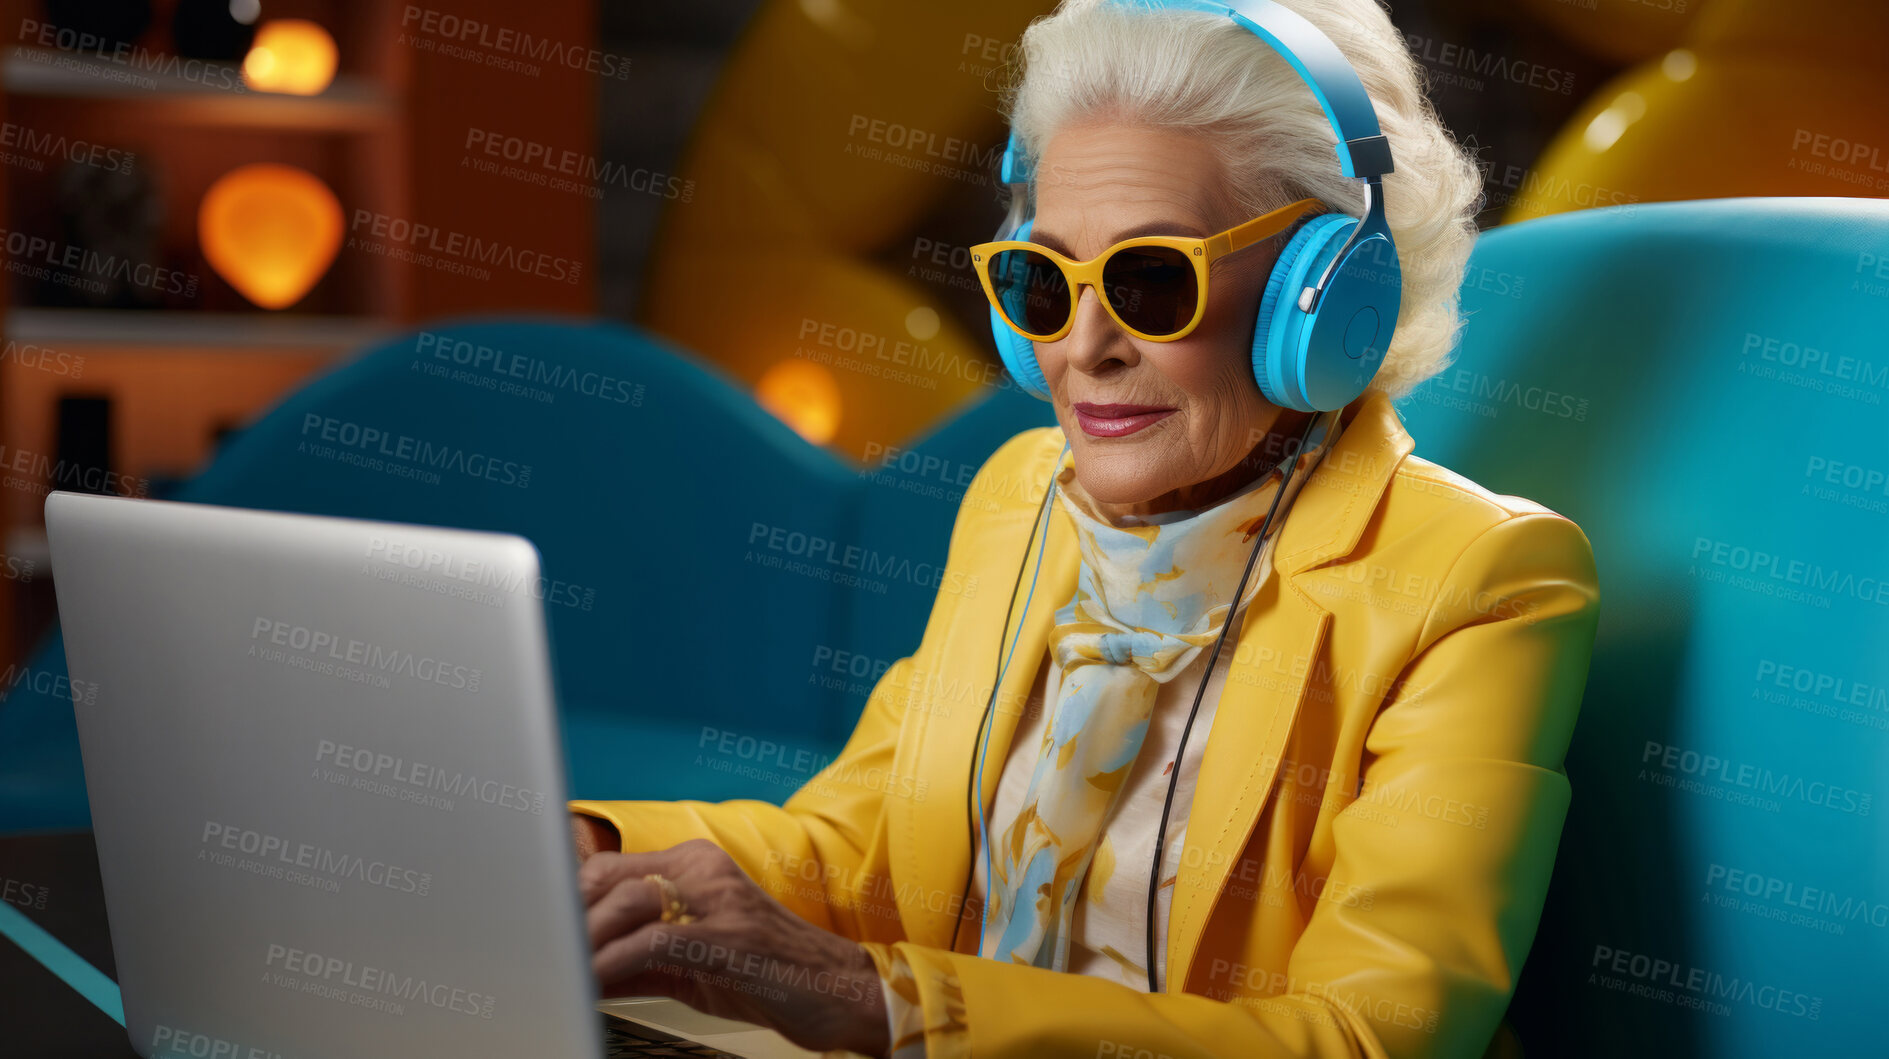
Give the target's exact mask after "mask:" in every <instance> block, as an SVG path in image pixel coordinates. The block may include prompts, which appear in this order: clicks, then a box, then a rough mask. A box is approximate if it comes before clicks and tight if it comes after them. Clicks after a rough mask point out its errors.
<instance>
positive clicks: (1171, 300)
mask: <svg viewBox="0 0 1889 1059" xmlns="http://www.w3.org/2000/svg"><path fill="white" fill-rule="evenodd" d="M1102 282H1103V283H1104V284H1105V285H1106V286H1107V287H1108V299H1109V305H1110V306H1112V307H1113V308H1114V309H1115V315H1117V316H1119V317H1121V318H1122V322H1123V323H1126V324H1127V325H1128V326H1130V327H1132V328H1134V329H1135V330H1137V331H1140V332H1142V333H1143V334H1147V335H1155V336H1161V335H1171V334H1174V333H1176V332H1178V331H1179V330H1180V329H1181V328H1183V327H1186V326H1187V322H1188V321H1189V320H1192V319H1193V318H1194V310H1195V309H1197V308H1198V307H1199V304H1200V288H1199V284H1198V283H1197V282H1196V281H1195V278H1194V266H1193V263H1192V262H1190V261H1188V260H1187V255H1186V254H1184V253H1182V252H1181V251H1179V250H1176V249H1174V248H1173V247H1167V246H1136V247H1130V248H1128V249H1126V250H1120V251H1117V252H1116V253H1115V255H1114V256H1113V257H1110V258H1109V259H1108V261H1107V262H1106V263H1105V264H1104V265H1103V266H1102Z"/></svg>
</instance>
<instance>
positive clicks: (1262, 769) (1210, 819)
mask: <svg viewBox="0 0 1889 1059" xmlns="http://www.w3.org/2000/svg"><path fill="white" fill-rule="evenodd" d="M1344 418H1345V420H1346V425H1345V429H1344V431H1343V432H1342V434H1341V436H1340V438H1339V440H1338V442H1337V443H1336V444H1335V445H1334V446H1333V447H1332V448H1331V449H1330V450H1329V451H1328V452H1327V453H1326V455H1325V457H1324V460H1323V462H1322V463H1321V465H1320V466H1319V468H1318V470H1317V471H1316V472H1315V473H1314V474H1313V475H1312V477H1311V478H1310V479H1308V480H1307V482H1306V484H1305V487H1304V489H1303V490H1302V492H1301V493H1300V495H1299V497H1298V499H1297V502H1296V504H1295V506H1294V507H1293V508H1292V509H1291V511H1290V514H1289V516H1288V517H1287V518H1286V520H1285V522H1284V523H1283V524H1282V526H1281V528H1280V529H1279V531H1278V532H1279V533H1280V537H1279V542H1278V545H1277V546H1276V548H1275V550H1274V575H1273V576H1272V577H1271V578H1269V579H1268V581H1267V583H1266V585H1265V586H1264V588H1262V590H1261V591H1260V594H1259V595H1258V596H1256V597H1255V598H1254V600H1253V602H1252V603H1251V604H1250V605H1249V607H1248V610H1247V612H1246V616H1245V618H1244V620H1243V622H1242V624H1241V626H1240V628H1239V629H1238V630H1237V634H1236V635H1237V637H1238V639H1237V646H1236V647H1235V646H1233V644H1234V641H1233V640H1232V638H1231V637H1230V638H1229V648H1230V649H1232V650H1233V652H1234V655H1233V659H1232V661H1231V668H1230V669H1229V671H1228V678H1227V681H1226V685H1225V690H1224V692H1223V694H1222V699H1221V702H1220V704H1219V708H1218V712H1217V714H1216V715H1215V718H1214V722H1213V726H1212V729H1211V730H1210V733H1209V736H1208V743H1207V747H1206V750H1205V753H1204V756H1203V758H1202V761H1201V765H1200V775H1199V779H1198V784H1197V793H1196V794H1195V797H1194V800H1193V804H1192V806H1191V809H1190V812H1189V815H1188V818H1187V833H1186V842H1185V846H1184V849H1183V854H1182V858H1181V868H1180V873H1179V877H1178V880H1177V882H1176V884H1175V885H1176V892H1175V894H1174V896H1173V904H1172V915H1171V922H1170V924H1169V928H1168V934H1167V938H1166V945H1167V947H1168V948H1167V952H1168V961H1167V963H1168V967H1169V977H1170V980H1171V982H1172V983H1174V984H1173V985H1169V987H1168V988H1169V989H1170V990H1171V991H1170V992H1169V993H1163V994H1159V995H1149V994H1146V993H1141V992H1137V991H1135V990H1132V989H1130V988H1128V987H1125V986H1122V985H1120V984H1117V983H1114V982H1108V981H1104V980H1102V979H1097V978H1091V977H1086V976H1083V975H1077V974H1069V973H1058V972H1053V971H1047V970H1042V969H1039V968H1035V967H1026V966H1020V965H1014V964H1006V963H1000V962H998V961H995V960H986V959H981V958H977V957H975V956H972V955H966V953H969V952H972V951H974V950H975V948H976V944H977V920H978V909H977V908H976V907H975V899H973V906H972V907H971V908H969V909H968V910H967V914H965V915H964V916H963V917H962V925H961V926H960V925H959V919H960V917H959V912H960V907H959V895H960V894H961V893H962V892H963V891H964V888H965V882H966V879H967V878H968V877H969V873H970V871H971V856H972V852H973V850H972V835H971V824H970V818H969V815H968V814H969V803H968V797H969V786H970V783H971V778H970V776H971V766H972V759H973V756H974V754H975V752H976V745H977V735H978V727H979V722H980V721H981V719H982V717H983V713H984V708H985V704H986V701H987V699H988V697H989V693H990V681H991V680H992V679H993V677H994V675H995V674H996V672H997V655H998V651H999V647H1000V643H999V640H1000V635H999V630H1000V629H1002V627H1003V624H1004V613H1005V608H1006V606H1007V605H1008V604H1009V603H1010V602H1011V600H1010V599H1008V598H1007V596H1008V594H1009V589H1010V586H1011V584H1012V583H1013V582H1014V581H1015V580H1016V577H1017V567H1018V564H1019V563H1020V562H1022V561H1023V559H1024V555H1025V548H1024V545H1025V542H1026V540H1027V539H1028V537H1029V535H1030V530H1031V526H1032V524H1033V522H1034V520H1035V518H1036V513H1037V505H1038V503H1039V502H1040V501H1041V499H1042V496H1043V491H1044V490H1045V489H1046V488H1047V487H1048V483H1049V480H1050V476H1051V473H1052V470H1053V469H1055V467H1056V466H1057V458H1058V456H1059V455H1060V454H1061V449H1062V445H1063V440H1064V438H1063V434H1062V432H1061V431H1060V430H1059V429H1056V428H1053V427H1044V428H1039V429H1034V430H1028V431H1025V432H1023V433H1021V434H1019V435H1017V436H1016V437H1014V438H1012V439H1010V440H1009V441H1007V442H1005V443H1004V445H1003V446H1002V447H1001V448H999V449H998V451H997V452H996V453H995V454H994V455H993V456H992V457H991V458H990V460H989V461H988V462H986V463H985V464H984V466H983V467H982V468H981V469H980V471H979V472H978V474H977V476H976V479H975V480H974V481H973V482H972V484H971V485H970V487H969V489H968V490H967V492H966V495H965V499H964V500H963V502H962V503H961V505H960V508H959V512H958V516H957V522H956V525H955V526H954V528H953V529H952V533H951V545H950V552H949V558H948V560H947V566H946V571H945V574H944V577H943V578H942V580H941V585H942V586H943V587H942V588H941V590H940V592H939V595H938V597H937V600H936V602H935V603H934V604H933V606H932V611H931V617H930V620H929V622H928V623H927V625H926V626H925V633H924V637H923V639H922V640H921V641H920V642H919V644H918V646H917V649H916V650H914V651H913V652H912V653H911V654H910V655H909V656H907V657H905V658H901V659H900V660H898V661H897V662H896V663H894V664H893V665H892V666H891V667H890V668H889V669H887V670H886V672H885V674H884V675H883V677H882V678H881V679H880V680H879V682H878V684H877V685H876V686H875V687H874V689H873V692H872V694H871V696H870V698H869V699H868V701H867V703H866V707H865V711H864V714H863V715H862V716H861V717H860V719H859V726H858V728H857V729H855V730H854V732H853V735H852V738H851V739H850V740H849V741H848V743H847V745H846V748H845V750H844V751H843V752H842V753H841V754H840V756H839V757H838V758H836V759H835V760H834V761H833V762H832V763H831V764H830V765H829V766H828V767H827V768H826V769H824V770H823V771H822V772H820V773H819V774H818V775H817V776H816V777H815V778H814V779H812V780H810V781H809V782H808V783H807V784H806V786H805V787H803V788H802V789H801V790H799V791H798V792H796V793H795V794H794V795H793V797H791V798H789V799H788V801H787V803H786V805H785V806H783V807H777V806H774V805H771V804H768V803H765V802H759V801H731V802H724V803H720V804H709V803H705V802H621V801H574V802H572V803H570V804H571V808H572V809H573V810H574V811H577V812H582V813H587V814H590V815H594V816H598V817H602V818H604V819H606V820H609V821H610V822H612V823H613V824H615V825H616V828H617V830H618V831H619V832H620V833H621V834H622V836H623V843H624V848H625V849H626V850H655V849H663V848H666V847H668V846H671V845H674V844H675V843H678V842H681V841H684V840H686V839H690V838H708V839H710V840H712V841H714V842H716V843H717V844H718V845H720V846H721V847H723V848H724V849H726V850H727V851H728V852H729V853H730V854H732V855H733V857H734V858H735V860H736V861H737V862H739V863H740V864H741V865H742V867H743V868H744V869H745V870H746V871H747V872H748V874H749V875H751V876H753V877H754V878H755V879H756V880H758V881H759V882H760V883H761V884H762V885H763V886H765V887H766V888H767V889H769V890H770V891H771V892H772V893H774V895H775V896H776V897H778V898H779V899H780V900H781V901H782V902H784V903H785V904H786V905H788V906H789V907H790V908H792V909H793V910H794V911H795V912H796V913H797V914H798V915H800V916H802V917H804V918H806V919H807V920H809V921H811V922H813V923H815V924H818V925H820V926H822V927H826V928H828V929H830V930H833V931H836V932H838V933H840V934H842V935H845V936H847V937H850V938H853V939H856V940H858V941H861V942H863V943H867V944H868V948H869V949H871V948H873V947H874V946H889V945H897V946H899V947H900V952H901V953H902V954H903V955H904V956H905V957H906V959H907V960H908V962H910V963H911V965H912V967H913V969H914V971H915V973H916V975H917V979H918V984H919V991H920V996H921V998H922V1002H923V1004H924V1006H925V1008H926V1021H927V1023H928V1024H929V1023H936V1022H938V1021H939V1020H940V1018H941V1015H939V1014H934V1013H935V1012H942V1011H943V1010H944V1007H943V1006H944V1005H945V1004H946V1003H947V1001H948V1000H954V999H955V997H956V996H957V994H959V993H961V995H962V1003H963V1019H964V1021H965V1023H966V1024H967V1025H968V1028H969V1033H970V1045H971V1049H972V1051H973V1052H974V1053H975V1054H976V1055H978V1056H980V1057H982V1056H989V1057H993V1059H995V1057H998V1056H1045V1055H1070V1056H1082V1057H1083V1059H1100V1057H1109V1056H1121V1057H1132V1056H1139V1057H1142V1059H1157V1057H1160V1056H1163V1055H1166V1056H1174V1057H1179V1056H1193V1055H1230V1056H1287V1055H1290V1056H1357V1055H1366V1056H1413V1057H1414V1056H1459V1055H1460V1056H1475V1055H1480V1054H1482V1053H1483V1051H1484V1049H1485V1047H1486V1046H1488V1045H1489V1044H1490V1042H1491V1039H1492V1037H1493V1036H1494V1035H1495V1034H1496V1031H1497V1029H1498V1024H1499V1023H1500V1021H1501V1019H1502V1017H1503V1014H1504V1011H1505V1010H1506V1008H1507V1005H1508V1002H1509V997H1510V994H1511V992H1512V990H1513V989H1514V986H1515V979H1516V976H1517V974H1518V973H1519V972H1520V970H1521V966H1522V961H1523V959H1524V958H1525V957H1526V955H1527V953H1528V949H1529V946H1530V944H1531V943H1532V942H1533V940H1534V936H1535V928H1536V925H1537V922H1538V920H1539V918H1540V915H1541V907H1542V901H1543V898H1544V896H1545V894H1546V891H1547V888H1548V879H1549V874H1550V871H1551V869H1552V868H1553V867H1554V859H1555V850H1556V846H1557V843H1558V842H1559V839H1560V834H1561V827H1562V823H1563V821H1564V819H1565V817H1566V814H1567V809H1568V799H1569V794H1570V792H1569V786H1568V779H1567V775H1566V774H1565V773H1564V772H1563V771H1562V757H1563V755H1564V753H1565V752H1566V750H1567V746H1568V740H1569V737H1570V735H1571V733H1572V730H1573V727H1574V721H1575V715H1576V713H1577V711H1578V709H1579V706H1580V701H1581V692H1582V688H1583V686H1584V684H1585V683H1586V678H1587V668H1588V660H1589V654H1590V651H1591V650H1592V647H1593V640H1594V630H1595V621H1596V616H1597V612H1598V607H1599V600H1600V595H1599V589H1598V585H1597V581H1596V576H1595V570H1594V558H1593V552H1592V550H1591V548H1590V546H1589V544H1588V541H1587V537H1586V535H1585V534H1583V533H1582V532H1581V530H1580V528H1579V527H1577V526H1576V525H1575V524H1574V523H1573V522H1571V521H1569V520H1568V519H1566V518H1564V517H1562V516H1561V515H1559V514H1557V513H1555V512H1553V511H1551V510H1549V509H1548V508H1546V507H1543V506H1542V505H1540V504H1537V503H1534V502H1531V501H1528V500H1524V499H1521V498H1518V497H1513V496H1505V495H1499V494H1495V493H1491V492H1489V491H1488V490H1486V489H1484V488H1482V487H1481V486H1478V485H1477V484H1476V483H1474V482H1471V481H1469V480H1468V479H1465V478H1463V477H1462V476H1460V475H1457V474H1454V473H1452V472H1451V471H1448V470H1446V469H1444V468H1443V467H1440V466H1438V465H1436V464H1434V463H1431V462H1429V461H1427V460H1424V459H1422V458H1420V457H1416V456H1412V455H1411V450H1412V447H1413V443H1412V441H1411V438H1410V435H1409V434H1407V433H1406V432H1405V431H1404V428H1403V425H1402V423H1401V421H1400V420H1399V418H1398V416H1397V413H1396V410H1395V408H1394V407H1393V406H1392V405H1391V402H1390V400H1389V399H1388V398H1387V397H1386V396H1385V395H1384V394H1382V393H1381V392H1379V391H1376V390H1371V391H1366V393H1365V394H1364V395H1363V396H1361V397H1359V398H1358V399H1357V400H1356V401H1354V402H1353V403H1352V404H1351V405H1350V406H1348V407H1347V408H1346V409H1345V412H1344ZM1050 527H1051V528H1050V532H1049V536H1048V540H1047V546H1046V551H1045V554H1044V558H1043V567H1042V571H1041V574H1040V576H1039V578H1038V582H1037V587H1036V595H1035V597H1034V598H1033V601H1032V603H1031V605H1030V607H1029V612H1028V617H1027V620H1026V621H1025V623H1024V625H1023V627H1022V633H1021V640H1020V641H1019V643H1018V645H1017V648H1016V655H1015V661H1014V662H1013V663H1012V664H1011V666H1010V669H1009V672H1008V673H1006V674H1005V679H1004V682H1003V686H1002V687H1001V688H1000V689H999V696H998V708H997V710H996V712H995V714H994V716H993V728H992V731H991V736H990V749H989V755H990V756H989V759H988V763H987V766H986V768H985V769H984V782H983V790H982V791H981V792H980V795H981V797H982V798H983V800H984V806H985V809H986V811H988V808H989V806H990V804H991V799H992V797H993V796H994V794H995V791H996V786H997V779H998V774H999V773H1000V772H1001V771H1002V770H1001V762H1002V761H1003V760H1004V755H1005V753H1006V749H1007V747H1008V746H1009V744H1010V740H1011V737H1012V734H1013V733H1014V732H1015V730H1016V728H1017V722H1018V719H1019V716H1020V714H1021V711H1022V706H1023V704H1024V702H1025V701H1026V700H1027V698H1028V696H1029V693H1030V690H1031V688H1032V687H1033V685H1034V683H1035V679H1036V667H1037V666H1038V665H1039V664H1040V663H1041V660H1042V659H1043V658H1044V657H1045V650H1046V645H1047V643H1048V635H1049V629H1050V625H1051V621H1052V617H1053V615H1054V613H1055V611H1056V610H1057V608H1058V607H1060V606H1061V605H1062V604H1063V603H1064V602H1066V601H1067V600H1068V599H1069V598H1070V596H1071V595H1073V594H1074V592H1075V587H1076V574H1077V567H1078V562H1079V559H1078V555H1077V550H1076V545H1075V541H1074V533H1073V530H1072V529H1071V527H1070V523H1069V520H1068V519H1067V518H1066V517H1064V516H1062V515H1061V514H1059V513H1053V514H1052V518H1051V520H1050ZM1032 557H1033V555H1032ZM1029 587H1030V582H1029V579H1028V577H1025V578H1024V579H1023V583H1022V586H1021V588H1020V590H1019V591H1018V593H1017V597H1016V601H1015V602H1016V610H1017V612H1019V613H1020V612H1021V611H1022V610H1023V595H1024V593H1027V592H1028V591H1029ZM1013 622H1014V617H1013ZM1014 629H1015V626H1014V624H1013V626H1012V629H1011V630H1005V631H1004V634H1003V635H1002V637H1001V639H1002V640H1003V642H1004V643H1005V644H1007V643H1008V640H1009V635H1010V633H1011V632H1013V631H1014ZM756 631H757V632H758V633H759V634H761V635H765V630H764V629H763V630H756ZM757 690H759V689H757ZM884 955H885V953H884V950H883V949H881V950H878V951H876V952H875V956H876V957H878V958H880V960H881V965H882V966H883V961H884ZM1181 983H1184V986H1180V984H1181Z"/></svg>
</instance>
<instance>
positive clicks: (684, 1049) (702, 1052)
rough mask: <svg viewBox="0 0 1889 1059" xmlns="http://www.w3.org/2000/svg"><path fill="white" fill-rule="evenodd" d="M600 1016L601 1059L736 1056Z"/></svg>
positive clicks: (731, 1058)
mask: <svg viewBox="0 0 1889 1059" xmlns="http://www.w3.org/2000/svg"><path fill="white" fill-rule="evenodd" d="M599 1017H600V1018H602V1019H603V1043H604V1048H603V1054H604V1057H605V1059H641V1057H644V1056H688V1057H689V1059H740V1057H739V1056H736V1055H734V1054H733V1053H730V1052H724V1051H722V1050H720V1049H719V1048H710V1047H709V1046H708V1045H706V1044H697V1043H696V1042H694V1041H691V1040H686V1039H684V1038H681V1037H677V1036H674V1035H673V1034H668V1033H664V1032H663V1031H661V1030H657V1029H651V1028H650V1027H648V1026H644V1025H642V1024H641V1023H636V1022H626V1021H624V1020H623V1019H619V1018H612V1017H610V1016H609V1015H600V1016H599Z"/></svg>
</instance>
